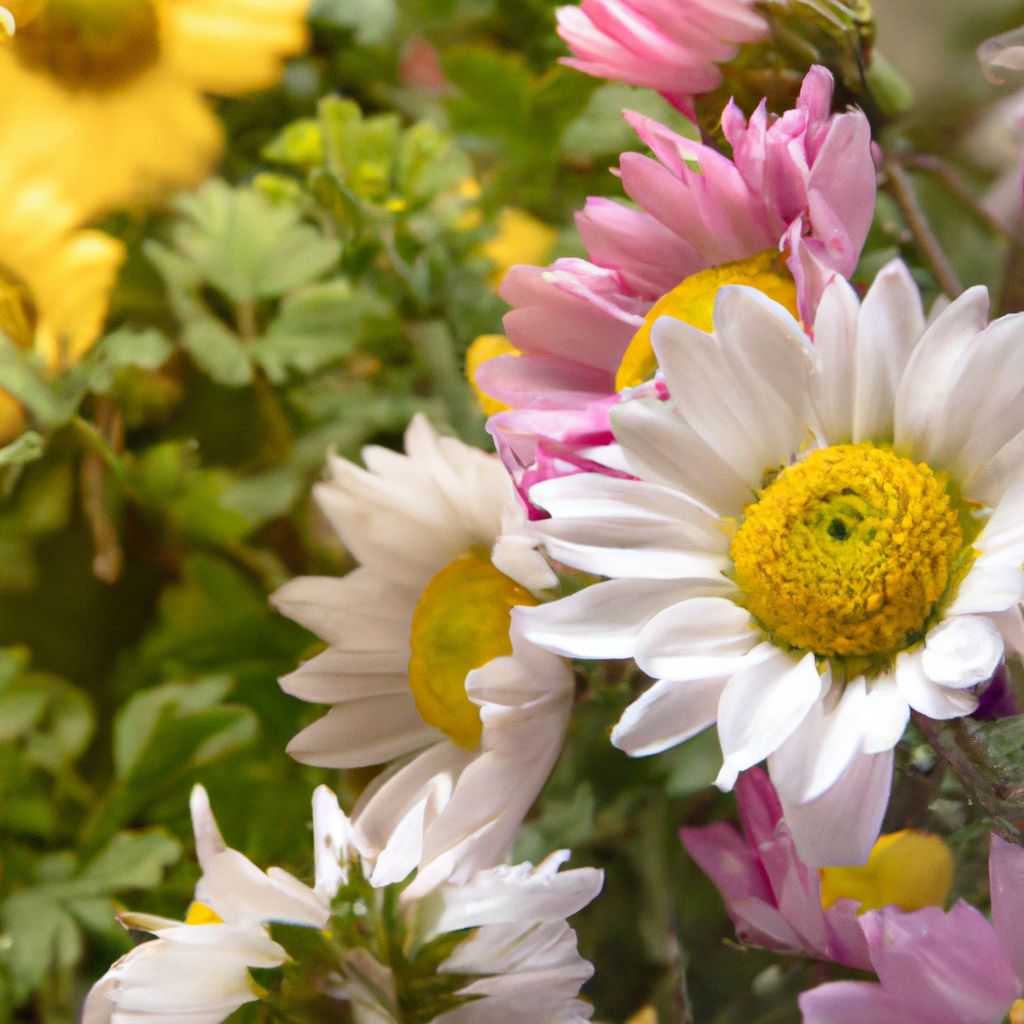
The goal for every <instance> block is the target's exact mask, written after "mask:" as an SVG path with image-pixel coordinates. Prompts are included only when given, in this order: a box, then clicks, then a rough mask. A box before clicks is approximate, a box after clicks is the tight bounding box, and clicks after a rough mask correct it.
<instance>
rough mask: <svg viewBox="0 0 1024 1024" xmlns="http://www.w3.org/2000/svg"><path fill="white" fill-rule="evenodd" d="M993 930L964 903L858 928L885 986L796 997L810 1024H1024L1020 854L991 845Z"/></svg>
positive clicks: (827, 989) (878, 913) (849, 984)
mask: <svg viewBox="0 0 1024 1024" xmlns="http://www.w3.org/2000/svg"><path fill="white" fill-rule="evenodd" d="M988 870H989V885H990V889H991V893H992V923H991V924H990V923H989V922H988V921H987V920H986V919H985V918H984V916H983V915H982V914H981V913H980V912H979V911H977V910H975V908H974V907H972V906H970V905H969V904H967V903H965V902H964V901H963V900H958V901H957V903H956V904H955V905H954V906H953V908H952V909H951V910H949V911H948V912H946V913H944V912H943V911H942V910H941V909H939V908H938V907H928V908H926V909H924V910H919V911H916V912H915V913H912V914H906V913H902V912H901V911H899V910H898V909H897V908H894V907H886V908H885V909H883V910H873V911H870V912H869V913H867V914H865V915H864V916H863V917H862V918H861V920H860V924H861V929H862V930H863V932H864V937H865V939H866V940H867V946H868V951H869V953H870V956H871V968H872V970H873V971H874V972H875V973H876V974H877V975H878V979H879V984H873V983H871V982H866V981H837V982H832V983H830V984H827V985H820V986H819V987H818V988H816V989H812V990H811V991H810V992H805V993H804V994H803V995H802V996H801V997H800V1010H801V1011H802V1013H803V1021H804V1024H860V1022H861V1021H872V1022H873V1024H936V1022H937V1021H941V1022H942V1024H1000V1022H1002V1021H1005V1020H1007V1018H1009V1021H1010V1024H1020V1022H1021V1021H1024V998H1022V997H1024V941H1022V932H1021V920H1022V914H1024V903H1022V894H1024V850H1022V849H1021V848H1020V847H1019V846H1016V845H1015V844H1013V843H1008V842H1006V840H1005V839H1001V838H1000V837H999V836H996V835H993V836H992V846H991V850H990V853H989V861H988Z"/></svg>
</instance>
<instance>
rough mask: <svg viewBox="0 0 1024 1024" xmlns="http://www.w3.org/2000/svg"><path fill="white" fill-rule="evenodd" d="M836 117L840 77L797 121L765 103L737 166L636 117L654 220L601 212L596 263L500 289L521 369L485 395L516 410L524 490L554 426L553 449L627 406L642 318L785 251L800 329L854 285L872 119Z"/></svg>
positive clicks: (633, 185)
mask: <svg viewBox="0 0 1024 1024" xmlns="http://www.w3.org/2000/svg"><path fill="white" fill-rule="evenodd" d="M831 102H832V76H831V75H830V74H829V72H828V71H826V70H825V69H824V68H821V67H814V68H812V69H811V70H810V71H809V72H808V74H807V76H806V77H805V79H804V83H803V88H802V89H801V93H800V99H799V101H798V103H797V106H796V108H795V109H794V110H790V111H787V112H786V113H785V114H783V115H782V116H781V117H771V116H769V114H768V112H767V109H766V107H765V105H764V103H762V104H761V106H759V107H758V109H757V110H756V111H755V113H754V115H753V116H752V117H751V118H750V121H749V122H748V121H746V119H745V118H744V117H743V114H742V113H741V112H740V111H739V110H738V109H737V108H736V106H735V105H734V104H732V103H730V105H729V106H728V107H727V108H726V110H725V112H724V114H723V115H722V126H723V130H724V131H725V134H726V137H727V138H728V140H729V142H730V143H731V145H732V148H733V159H731V160H730V159H729V158H728V157H726V156H723V155H722V154H721V153H719V152H717V151H716V150H714V149H712V148H711V147H709V146H705V145H703V144H701V143H699V142H694V141H693V140H690V139H686V138H683V137H681V136H679V135H676V134H675V133H674V132H672V131H670V130H669V129H668V128H666V127H664V126H663V125H661V124H659V123H658V122H656V121H652V120H651V119H650V118H647V117H643V116H641V115H639V114H627V115H626V116H627V118H628V119H629V121H630V123H631V124H632V125H633V127H634V128H635V129H636V130H637V133H638V134H639V136H640V138H641V140H642V141H643V142H644V143H645V144H646V145H647V146H648V147H649V148H650V149H651V151H652V152H653V154H654V156H653V158H652V157H649V156H645V155H643V154H641V153H624V154H623V155H622V158H621V161H620V169H619V173H620V175H621V177H622V183H623V186H624V188H625V190H626V192H627V194H628V195H629V196H630V198H631V199H633V200H634V201H635V202H636V203H637V204H638V205H639V206H640V207H641V209H633V208H631V207H627V206H624V205H622V204H621V203H617V202H614V201H612V200H608V199H590V200H589V201H588V202H587V205H586V207H585V209H584V210H583V211H582V212H581V213H580V214H579V215H578V218H577V221H578V224H579V229H580V234H581V235H582V237H583V240H584V242H585V244H586V246H587V250H588V254H589V257H590V259H589V260H582V259H562V260H557V261H556V262H555V263H554V264H552V265H551V266H550V267H529V266H517V267H513V268H512V270H511V271H510V272H509V274H508V275H507V277H506V278H505V281H504V283H503V285H502V288H501V294H502V297H503V298H504V299H505V300H506V301H507V302H508V303H509V304H510V305H511V306H512V307H513V308H512V310H511V312H509V313H508V314H507V315H506V317H505V332H506V334H507V335H508V337H509V339H510V340H511V342H512V344H513V345H514V346H515V348H516V349H518V350H519V352H520V353H521V355H520V356H501V357H498V358H496V359H493V360H491V361H490V362H487V363H485V364H484V365H483V366H482V367H480V369H479V370H478V371H477V374H476V383H477V385H478V386H479V387H480V389H481V390H482V391H483V392H485V393H486V394H488V395H491V396H493V397H494V398H496V399H497V400H499V401H501V402H503V403H504V404H506V405H508V406H510V407H511V408H512V409H513V410H515V414H512V415H510V414H508V413H505V414H502V415H501V416H500V417H499V418H496V419H494V420H492V421H491V424H490V429H491V431H492V433H493V434H494V435H495V438H496V440H497V443H498V448H499V451H501V453H502V457H503V458H504V460H505V463H506V465H508V466H509V467H510V468H511V469H512V470H513V476H515V477H517V479H518V476H519V475H520V474H521V473H522V471H523V470H524V469H525V468H526V467H528V466H529V464H530V463H531V462H532V459H533V443H534V441H535V439H536V438H537V437H544V436H547V437H552V436H555V435H554V434H552V433H551V431H552V429H553V428H552V426H551V424H552V422H553V421H555V422H556V423H558V428H557V431H556V433H560V434H565V433H567V432H570V431H572V430H575V429H577V428H579V429H583V428H584V427H585V425H586V423H587V422H588V421H589V420H590V419H591V418H592V415H593V414H592V413H588V412H587V409H588V407H589V406H590V405H591V403H594V402H602V401H606V400H607V399H608V397H609V396H611V395H614V394H615V392H616V375H617V372H618V370H619V367H620V365H621V363H622V359H623V356H624V354H625V352H626V349H627V347H628V346H629V343H630V341H631V340H632V338H633V336H634V335H635V334H636V333H637V331H638V330H639V329H640V327H641V326H642V325H643V323H644V317H645V316H646V315H647V314H648V313H649V312H650V310H651V309H652V307H653V306H654V305H655V303H656V302H657V301H658V300H659V299H661V298H662V297H664V296H665V295H666V294H667V293H669V292H671V291H672V290H673V289H674V288H675V287H676V286H677V285H679V283H680V282H681V281H682V280H683V279H684V278H687V277H690V276H691V275H693V274H695V273H698V272H700V271H702V270H706V269H708V268H711V267H716V266H720V265H722V264H725V263H731V262H734V261H737V260H744V259H748V258H750V257H752V256H755V255H757V254H758V253H761V252H764V251H765V250H767V249H779V250H781V251H783V252H784V253H785V258H786V264H787V266H788V268H789V271H790V272H791V273H792V275H793V278H794V279H795V282H796V287H797V296H798V301H799V308H800V313H801V316H802V318H803V320H804V322H805V323H811V322H812V321H813V316H814V312H815V310H816V308H817V304H818V300H819V299H820V297H821V294H822V292H823V290H824V288H825V285H826V284H827V283H828V281H829V280H830V279H831V278H832V276H833V275H835V274H840V275H842V276H844V277H845V276H849V275H850V274H851V273H852V272H853V270H854V268H855V266H856V264H857V260H858V258H859V256H860V250H861V247H862V246H863V244H864V240H865V238H866V237H867V232H868V228H869V226H870V223H871V217H872V213H873V210H874V202H875V167H874V161H873V159H872V155H871V138H870V128H869V126H868V122H867V119H866V118H865V116H864V115H863V114H862V113H860V112H859V111H857V112H849V113H845V114H838V115H834V116H833V115H830V113H829V111H830V107H831ZM693 165H696V167H694V166H693ZM559 416H561V417H563V418H564V422H563V421H561V420H559Z"/></svg>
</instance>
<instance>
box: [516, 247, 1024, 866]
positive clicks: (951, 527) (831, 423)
mask: <svg viewBox="0 0 1024 1024" xmlns="http://www.w3.org/2000/svg"><path fill="white" fill-rule="evenodd" d="M987 311H988V295H987V292H986V291H985V289H983V288H974V289H971V290H970V291H968V292H966V293H965V294H964V295H963V296H961V297H960V298H959V299H958V300H956V301H955V302H953V303H952V304H950V306H949V307H948V308H947V309H945V310H944V311H943V312H942V313H941V314H940V315H939V316H938V317H937V318H936V319H935V321H934V322H933V323H931V324H930V325H928V326H926V324H925V320H924V316H923V314H922V311H921V301H920V297H919V295H918V293H917V289H916V287H915V286H914V285H913V282H912V281H911V279H910V276H909V273H908V272H907V270H906V268H905V267H903V265H902V264H899V263H893V264H890V265H889V266H888V267H886V268H885V269H884V270H883V271H882V273H881V274H880V275H879V277H878V279H877V280H876V281H875V283H874V284H873V285H872V287H871V289H870V290H869V292H868V293H867V296H866V297H865V299H864V301H863V303H860V302H859V301H858V299H857V297H856V295H855V293H854V292H853V290H852V289H851V288H850V286H849V285H848V284H846V283H845V282H844V281H841V280H837V281H835V282H834V283H833V284H832V285H830V286H829V288H828V290H827V291H826V293H825V297H824V298H823V300H822V304H821V307H820V309H819V311H818V316H817V319H816V321H815V325H814V336H815V344H814V346H813V347H812V346H811V345H810V342H809V340H808V338H807V336H806V335H805V334H804V332H803V330H802V329H801V328H800V325H799V324H797V323H796V321H795V320H794V319H793V318H792V316H790V314H789V313H788V312H786V310H784V309H783V308H782V307H781V306H779V305H778V304H776V303H774V302H772V301H771V300H769V299H768V298H766V297H765V296H763V295H761V294H760V293H758V292H756V291H753V290H752V289H749V288H743V287H735V288H726V289H723V290H722V291H721V292H720V293H719V296H718V300H717V302H716V306H715V316H714V326H715V330H714V334H707V333H705V332H703V331H699V330H697V329H696V328H694V327H691V326H689V325H687V324H684V323H682V322H680V321H678V320H673V319H671V318H663V319H661V320H659V321H658V323H657V324H656V325H655V328H654V347H655V350H656V352H657V355H658V360H659V363H660V366H661V370H662V372H663V374H664V381H665V385H666V387H667V390H668V393H669V395H670V397H669V398H668V400H667V401H665V402H660V401H658V400H657V399H638V400H636V401H631V402H623V403H621V404H620V405H618V406H617V407H616V408H615V409H614V410H613V412H612V417H611V418H612V427H613V430H614V432H615V436H616V438H617V440H618V442H619V443H620V445H621V446H622V449H623V452H624V455H625V458H626V460H627V462H628V463H629V465H630V467H631V469H632V472H633V474H634V476H635V477H637V478H639V479H613V478H609V477H605V476H598V475H595V474H581V475H577V476H574V477H568V478H565V479H559V480H548V481H545V482H543V483H540V484H538V485H536V486H534V487H533V489H532V490H531V494H530V497H531V500H532V501H534V502H535V503H537V504H538V505H539V506H541V507H542V508H544V509H546V510H547V511H548V512H550V513H551V519H550V520H547V521H544V522H542V523H538V524H535V526H536V531H537V533H538V534H540V535H542V536H543V537H544V538H545V541H546V545H547V549H548V551H549V553H550V554H551V556H552V557H554V558H555V559H558V560H559V561H561V562H564V563H565V564H567V565H571V566H574V567H575V568H578V569H582V570H584V571H586V572H590V573H596V574H599V575H603V576H607V577H612V578H611V579H610V580H609V581H608V582H605V583H599V584H597V585H595V586H592V587H589V588H587V589H585V590H583V591H582V592H580V593H579V594H576V595H574V596H571V597H568V598H565V599H563V600H562V601H558V602H555V603H553V604H548V605H544V606H542V607H540V608H536V609H529V610H527V609H523V610H521V611H518V612H517V613H516V617H517V621H518V623H519V625H520V626H521V627H522V628H523V630H524V632H525V635H526V636H527V637H528V638H530V639H531V640H533V641H534V642H535V643H539V644H543V645H545V646H547V647H548V648H549V649H551V650H554V651H557V652H559V653H562V654H567V655H571V656H575V657H602V658H609V657H615V658H621V657H634V658H635V659H636V663H637V665H638V666H639V667H640V668H641V669H642V670H643V671H644V672H646V673H647V674H648V675H650V676H652V677H654V679H655V680H656V682H655V684H654V686H653V687H652V688H651V689H649V690H648V691H647V692H646V693H644V694H643V695H642V696H641V697H640V698H639V699H638V700H637V701H636V702H634V703H633V704H632V705H630V707H628V708H627V709H626V711H625V712H624V714H623V716H622V718H621V719H620V721H619V723H618V725H617V726H616V728H615V731H614V732H613V734H612V741H613V743H615V744H616V745H617V746H619V747H621V748H622V749H623V750H625V751H627V752H628V753H630V754H633V755H641V754H651V753H655V752H657V751H660V750H664V749H666V748H667V747H670V746H672V745H674V744H676V743H679V742H681V741H682V740H684V739H686V738H687V737H689V736H692V735H694V734H695V733H696V732H698V731H700V730H701V729H703V728H705V727H707V726H709V725H711V724H712V723H714V722H716V721H717V723H718V734H719V739H720V741H721V744H722V751H723V754H724V759H725V760H724V765H723V767H722V770H721V773H720V774H719V776H718V780H717V782H718V785H719V786H720V787H721V788H723V789H729V788H731V787H732V785H733V783H734V782H735V781H736V777H737V775H738V774H739V772H741V771H743V770H744V769H746V768H750V767H751V766H753V765H755V764H757V763H758V762H759V761H761V760H763V759H764V758H767V759H768V767H769V772H770V774H771V777H772V780H773V782H774V783H775V786H776V788H777V790H778V791H779V796H780V799H781V802H782V806H783V808H784V810H785V815H786V819H787V821H788V822H789V826H790V828H791V829H792V831H793V834H794V836H795V838H796V842H797V848H798V850H799V852H800V856H801V858H802V859H803V860H805V861H806V862H808V863H810V864H814V865H822V864H830V863H836V864H851V863H863V861H864V860H865V858H866V857H867V855H868V852H869V851H870V849H871V847H872V844H873V843H874V841H875V839H876V838H877V836H878V831H879V825H880V823H881V819H882V815H883V813H884V810H885V807H886V803H887V801H888V793H889V788H890V784H891V777H892V748H893V746H894V745H895V744H896V742H897V741H898V740H899V739H900V737H901V736H902V734H903V729H904V726H905V725H906V722H907V718H908V715H909V713H910V709H911V708H914V709H915V710H917V711H918V712H920V713H921V714H924V715H928V716H930V717H932V718H954V717H957V716H960V715H966V714H969V713H971V712H972V711H973V710H974V709H975V707H976V706H977V703H978V697H977V695H976V692H975V691H976V688H977V687H978V686H979V684H982V683H984V682H985V681H987V680H988V679H989V678H990V677H991V676H992V675H993V673H994V672H995V671H996V669H997V668H998V666H999V664H1000V661H1001V659H1002V658H1003V654H1004V647H1005V646H1006V645H1009V646H1010V647H1011V648H1013V649H1015V650H1017V651H1020V650H1021V649H1022V647H1024V619H1022V616H1021V612H1020V608H1019V604H1020V601H1021V599H1022V597H1024V571H1022V569H1021V562H1022V558H1024V514H1022V504H1021V503H1022V502H1024V477H1022V471H1021V468H1020V467H1021V452H1022V450H1024V373H1022V372H1019V370H1024V364H1022V360H1024V344H1022V342H1024V319H1022V318H1021V317H1020V316H1010V317H1005V318H1003V319H1002V320H998V321H996V322H995V323H993V324H991V325H990V326H986V317H987Z"/></svg>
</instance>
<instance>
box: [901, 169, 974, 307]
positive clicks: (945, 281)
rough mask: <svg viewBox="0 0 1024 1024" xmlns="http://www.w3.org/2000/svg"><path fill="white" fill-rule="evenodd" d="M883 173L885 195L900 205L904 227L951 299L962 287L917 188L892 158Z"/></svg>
mask: <svg viewBox="0 0 1024 1024" xmlns="http://www.w3.org/2000/svg"><path fill="white" fill-rule="evenodd" d="M885 172H886V184H887V187H888V191H889V194H890V195H891V196H892V198H893V199H894V200H895V202H896V205H897V206H898V207H899V208H900V212H901V213H902V214H903V219H904V220H905V221H906V222H907V227H908V228H909V229H910V233H911V234H912V235H913V236H914V241H915V242H916V243H917V246H918V248H919V249H920V250H921V255H922V256H923V257H924V259H925V261H926V262H927V264H928V266H929V267H930V268H931V271H932V273H933V274H934V275H935V280H936V281H938V283H939V287H940V288H941V289H942V290H943V291H944V292H945V293H946V295H948V296H949V297H950V298H951V299H955V298H956V297H957V296H958V295H959V294H960V293H961V292H962V291H963V290H964V286H963V284H962V283H961V281H960V278H959V277H958V276H957V272H956V271H955V270H954V269H953V265H952V263H950V262H949V257H948V256H947V255H946V251H945V250H944V249H943V248H942V243H941V242H940V241H939V239H938V238H937V236H936V234H935V232H934V231H933V230H932V226H931V224H929V223H928V218H927V217H926V216H925V212H924V210H923V209H922V207H921V203H920V200H919V199H918V197H917V189H915V187H914V182H913V180H912V179H911V177H910V175H909V174H908V173H907V172H906V171H905V170H904V169H903V168H902V167H901V166H900V165H899V163H897V162H896V160H894V159H892V158H890V159H889V160H887V161H886V163H885Z"/></svg>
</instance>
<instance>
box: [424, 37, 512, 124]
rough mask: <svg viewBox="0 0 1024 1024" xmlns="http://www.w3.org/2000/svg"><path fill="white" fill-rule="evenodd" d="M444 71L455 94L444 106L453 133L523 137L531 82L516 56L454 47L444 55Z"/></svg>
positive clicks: (494, 51) (493, 51)
mask: <svg viewBox="0 0 1024 1024" xmlns="http://www.w3.org/2000/svg"><path fill="white" fill-rule="evenodd" d="M444 70H445V74H446V76H447V78H448V79H449V80H450V81H451V83H452V84H453V85H454V86H455V87H456V88H457V89H458V90H459V95H458V96H457V97H456V98H455V99H453V100H451V101H450V103H449V105H448V109H449V111H450V112H451V115H452V120H453V123H454V125H455V127H456V130H458V131H465V132H479V133H481V134H484V135H497V136H499V137H504V136H507V135H510V134H512V135H519V134H522V133H523V131H524V130H525V128H526V126H527V124H528V122H529V113H530V87H531V78H530V73H529V72H528V71H527V70H526V68H525V67H524V66H523V62H522V60H521V59H520V58H519V57H518V56H514V55H511V54H507V53H500V52H498V51H496V50H482V49H476V48H472V47H455V48H452V49H450V50H448V51H447V52H446V53H445V55H444Z"/></svg>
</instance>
